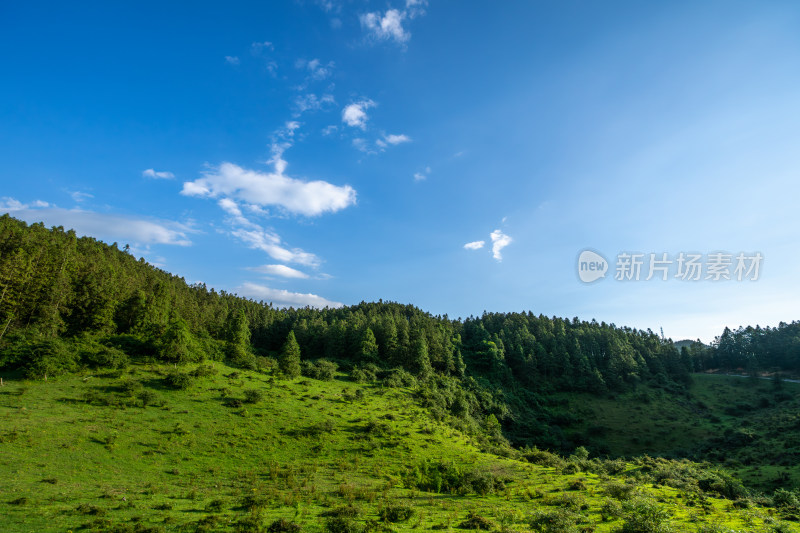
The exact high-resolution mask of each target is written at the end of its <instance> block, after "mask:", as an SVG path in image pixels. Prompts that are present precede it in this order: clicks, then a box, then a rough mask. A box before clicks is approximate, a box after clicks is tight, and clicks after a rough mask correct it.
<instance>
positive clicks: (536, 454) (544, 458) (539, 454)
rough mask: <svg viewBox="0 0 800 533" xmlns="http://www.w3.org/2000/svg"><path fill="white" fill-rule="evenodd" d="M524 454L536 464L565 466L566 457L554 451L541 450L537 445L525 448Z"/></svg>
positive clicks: (526, 458) (555, 466) (527, 459)
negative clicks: (563, 457)
mask: <svg viewBox="0 0 800 533" xmlns="http://www.w3.org/2000/svg"><path fill="white" fill-rule="evenodd" d="M522 456H523V457H524V458H525V460H526V461H528V462H529V463H533V464H535V465H541V466H551V467H554V468H561V467H562V466H564V459H562V458H561V457H559V456H558V455H556V454H554V453H551V452H548V451H546V450H540V449H538V448H536V447H534V448H526V449H525V450H523V452H522Z"/></svg>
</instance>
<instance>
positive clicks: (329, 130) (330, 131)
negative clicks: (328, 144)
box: [322, 125, 339, 137]
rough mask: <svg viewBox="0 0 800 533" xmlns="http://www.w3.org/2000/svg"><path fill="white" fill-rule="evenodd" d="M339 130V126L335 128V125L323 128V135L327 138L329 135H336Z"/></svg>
mask: <svg viewBox="0 0 800 533" xmlns="http://www.w3.org/2000/svg"><path fill="white" fill-rule="evenodd" d="M338 129H339V128H338V127H337V126H334V125H330V126H325V127H324V128H322V134H323V135H324V136H326V137H327V136H328V135H331V134H333V133H336V130H338Z"/></svg>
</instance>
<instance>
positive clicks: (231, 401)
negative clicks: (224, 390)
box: [222, 397, 244, 408]
mask: <svg viewBox="0 0 800 533" xmlns="http://www.w3.org/2000/svg"><path fill="white" fill-rule="evenodd" d="M222 403H223V404H224V405H225V406H226V407H233V408H239V407H241V406H243V405H244V402H243V401H242V400H241V399H240V398H233V397H228V398H225V400H224V401H223V402H222Z"/></svg>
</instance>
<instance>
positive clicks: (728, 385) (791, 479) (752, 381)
mask: <svg viewBox="0 0 800 533" xmlns="http://www.w3.org/2000/svg"><path fill="white" fill-rule="evenodd" d="M562 398H563V401H564V404H565V405H564V406H563V407H562V411H561V412H562V413H563V415H562V419H563V420H565V421H566V422H567V425H565V433H566V434H567V435H568V436H569V438H570V439H571V440H572V441H574V442H577V443H581V444H584V445H586V446H587V447H589V448H590V449H591V450H593V451H595V452H596V453H602V454H610V455H612V456H628V457H632V456H638V455H642V454H651V455H663V456H667V457H689V458H693V459H695V460H706V461H711V462H713V463H715V464H720V465H724V466H725V467H726V468H727V469H729V470H731V471H732V472H734V473H735V474H736V475H737V476H738V477H739V478H740V479H742V480H743V481H744V482H745V484H746V485H747V486H749V487H752V488H754V489H757V490H760V491H763V492H766V493H772V492H773V491H775V490H776V489H780V488H787V487H797V486H800V464H799V463H798V457H800V414H799V413H800V384H798V383H791V382H787V381H782V382H781V381H779V382H777V383H776V382H775V381H774V380H766V379H757V378H753V377H748V378H742V377H736V376H725V375H719V374H695V375H693V376H692V384H691V385H690V386H689V387H688V388H687V389H686V390H682V389H681V390H677V391H676V390H671V389H670V388H669V387H667V388H656V387H639V388H638V389H637V390H635V391H631V392H628V393H624V394H620V395H615V396H613V397H605V398H598V397H590V396H587V395H581V394H571V395H563V396H562Z"/></svg>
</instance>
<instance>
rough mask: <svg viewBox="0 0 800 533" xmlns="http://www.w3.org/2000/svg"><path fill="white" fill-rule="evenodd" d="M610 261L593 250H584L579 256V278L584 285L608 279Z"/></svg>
mask: <svg viewBox="0 0 800 533" xmlns="http://www.w3.org/2000/svg"><path fill="white" fill-rule="evenodd" d="M606 272H608V261H606V258H605V257H603V256H602V255H600V254H598V253H597V252H593V251H591V250H584V251H582V252H581V255H580V256H578V277H579V278H580V279H581V281H582V282H584V283H592V282H594V281H597V280H598V279H600V278H604V277H606Z"/></svg>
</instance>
